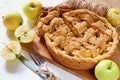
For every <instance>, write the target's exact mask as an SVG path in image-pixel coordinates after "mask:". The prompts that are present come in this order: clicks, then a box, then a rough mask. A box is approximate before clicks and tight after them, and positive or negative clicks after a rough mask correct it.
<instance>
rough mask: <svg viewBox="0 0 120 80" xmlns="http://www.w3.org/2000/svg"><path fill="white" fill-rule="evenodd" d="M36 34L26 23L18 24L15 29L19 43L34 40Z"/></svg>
mask: <svg viewBox="0 0 120 80" xmlns="http://www.w3.org/2000/svg"><path fill="white" fill-rule="evenodd" d="M36 36H37V34H36V32H35V31H34V30H32V29H31V28H30V27H29V26H27V25H22V26H19V27H18V28H17V29H16V30H15V37H16V38H17V39H18V40H19V41H20V42H21V43H30V42H32V41H33V40H34V38H35V37H36Z"/></svg>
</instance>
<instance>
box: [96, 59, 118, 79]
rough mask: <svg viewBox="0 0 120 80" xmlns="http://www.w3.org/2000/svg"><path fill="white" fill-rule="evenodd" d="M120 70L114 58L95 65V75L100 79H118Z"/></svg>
mask: <svg viewBox="0 0 120 80" xmlns="http://www.w3.org/2000/svg"><path fill="white" fill-rule="evenodd" d="M119 75H120V70H119V67H118V65H117V64H116V63H115V62H114V61H112V60H102V61H100V62H99V63H98V64H97V65H96V67H95V76H96V78H97V79H98V80H118V78H119Z"/></svg>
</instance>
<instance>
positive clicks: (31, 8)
mask: <svg viewBox="0 0 120 80" xmlns="http://www.w3.org/2000/svg"><path fill="white" fill-rule="evenodd" d="M41 9H42V4H41V3H40V2H39V1H37V0H31V1H30V2H28V3H26V4H25V5H24V6H23V12H24V14H25V15H26V16H27V18H28V19H33V18H37V17H38V15H39V13H40V10H41Z"/></svg>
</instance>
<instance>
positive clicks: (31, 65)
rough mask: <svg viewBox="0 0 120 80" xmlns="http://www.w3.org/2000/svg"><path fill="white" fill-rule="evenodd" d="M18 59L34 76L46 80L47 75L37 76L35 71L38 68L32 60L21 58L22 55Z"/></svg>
mask: <svg viewBox="0 0 120 80" xmlns="http://www.w3.org/2000/svg"><path fill="white" fill-rule="evenodd" d="M18 59H19V60H20V61H21V62H22V63H23V64H24V65H25V66H27V67H28V68H29V69H30V70H31V71H33V72H34V73H35V74H37V75H38V76H40V77H41V78H42V79H43V80H47V78H48V75H47V76H46V74H39V73H38V72H37V71H38V70H39V66H38V65H36V64H35V63H34V61H33V60H31V59H28V58H26V57H24V56H22V55H21V56H20V57H19V58H18Z"/></svg>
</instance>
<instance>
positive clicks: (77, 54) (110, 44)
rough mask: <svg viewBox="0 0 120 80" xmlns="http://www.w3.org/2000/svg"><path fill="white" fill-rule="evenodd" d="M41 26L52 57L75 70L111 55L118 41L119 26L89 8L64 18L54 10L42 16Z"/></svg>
mask: <svg viewBox="0 0 120 80" xmlns="http://www.w3.org/2000/svg"><path fill="white" fill-rule="evenodd" d="M37 28H38V30H39V31H38V32H39V36H40V37H41V38H42V37H43V38H44V39H45V42H46V45H47V47H48V50H49V51H50V54H51V55H52V57H53V58H54V59H55V60H56V61H58V62H60V63H61V64H63V65H64V66H67V67H69V68H74V69H81V70H86V69H91V68H93V67H94V66H95V65H96V64H97V62H99V61H100V60H102V59H105V58H109V57H111V56H112V54H113V53H114V52H115V49H116V47H117V43H118V39H117V38H118V35H117V32H116V30H115V28H114V27H112V26H111V25H110V23H109V22H108V21H107V20H106V19H105V18H103V17H100V16H98V15H97V14H96V13H94V12H91V11H89V10H86V9H78V10H73V11H70V12H66V13H64V14H63V15H62V17H59V15H58V12H57V11H52V12H50V13H49V14H48V15H47V16H46V17H43V18H40V21H39V22H38V24H37ZM71 64H72V65H71Z"/></svg>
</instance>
